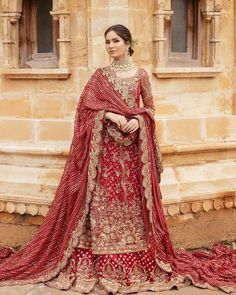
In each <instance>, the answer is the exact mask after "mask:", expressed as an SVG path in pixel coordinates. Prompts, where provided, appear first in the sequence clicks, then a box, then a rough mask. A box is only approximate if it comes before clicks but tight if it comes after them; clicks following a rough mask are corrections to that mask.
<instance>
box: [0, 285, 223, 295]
mask: <svg viewBox="0 0 236 295" xmlns="http://www.w3.org/2000/svg"><path fill="white" fill-rule="evenodd" d="M132 294H133V295H135V294H139V295H155V294H158V295H224V294H225V293H224V292H220V291H211V290H202V289H199V288H196V287H187V288H183V289H181V290H171V291H165V292H160V293H156V292H141V293H132ZM0 295H82V294H80V293H77V292H72V291H60V290H56V289H52V288H49V287H47V286H45V285H43V284H38V285H26V286H14V287H0ZM90 295H99V294H96V293H90Z"/></svg>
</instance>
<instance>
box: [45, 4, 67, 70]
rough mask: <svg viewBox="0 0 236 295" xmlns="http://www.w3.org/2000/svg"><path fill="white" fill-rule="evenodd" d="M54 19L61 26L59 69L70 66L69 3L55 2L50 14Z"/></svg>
mask: <svg viewBox="0 0 236 295" xmlns="http://www.w3.org/2000/svg"><path fill="white" fill-rule="evenodd" d="M50 13H51V15H52V16H53V19H54V20H56V21H58V26H59V38H58V39H57V41H58V43H59V68H68V66H69V45H70V41H71V39H70V13H69V11H68V1H66V0H53V10H52V11H51V12H50Z"/></svg>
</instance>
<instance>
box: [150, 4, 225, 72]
mask: <svg viewBox="0 0 236 295" xmlns="http://www.w3.org/2000/svg"><path fill="white" fill-rule="evenodd" d="M199 2H200V3H199V4H200V5H201V7H202V12H201V13H202V16H203V35H204V44H203V49H202V56H203V59H202V66H204V67H205V66H208V67H214V66H217V65H219V64H220V52H219V50H220V10H221V0H202V1H199ZM172 14H173V11H172V10H171V1H170V0H167V1H163V0H156V1H155V8H154V12H153V16H154V32H153V45H154V72H155V69H157V68H159V67H160V68H161V67H165V65H166V62H167V59H168V55H167V50H165V49H166V48H165V46H166V38H165V34H164V33H165V26H166V24H167V22H168V21H170V19H171V16H172Z"/></svg>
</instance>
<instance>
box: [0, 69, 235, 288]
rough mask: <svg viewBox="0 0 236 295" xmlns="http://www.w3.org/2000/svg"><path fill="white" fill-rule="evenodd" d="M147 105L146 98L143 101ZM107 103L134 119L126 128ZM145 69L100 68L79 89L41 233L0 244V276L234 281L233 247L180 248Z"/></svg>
mask: <svg viewBox="0 0 236 295" xmlns="http://www.w3.org/2000/svg"><path fill="white" fill-rule="evenodd" d="M141 104H143V106H141ZM105 111H109V112H113V113H117V114H121V115H124V116H125V117H126V118H127V120H129V119H130V118H136V119H137V120H138V121H139V126H140V128H139V129H138V130H137V131H136V132H134V133H131V134H127V133H123V132H121V131H120V130H119V129H118V128H117V126H116V125H115V124H114V123H112V122H111V121H109V120H106V119H105V117H104V114H105ZM153 114H154V105H153V98H152V94H151V88H150V82H149V80H148V76H147V73H146V71H145V70H144V69H142V68H138V71H137V73H136V74H135V75H134V76H133V77H130V78H120V77H119V76H117V73H116V72H115V71H114V70H113V69H112V68H111V67H110V66H107V67H104V68H99V69H98V70H96V71H95V73H94V74H93V75H92V76H91V78H90V79H89V81H88V83H87V85H86V86H85V88H84V91H83V93H82V95H81V98H80V101H79V104H78V107H77V111H76V118H75V127H74V136H73V140H72V144H71V147H70V151H69V155H68V158H67V161H66V165H65V168H64V172H63V175H62V178H61V181H60V184H59V186H58V189H57V191H56V195H55V199H54V201H53V203H52V205H51V206H50V209H49V213H48V214H47V216H46V217H45V220H44V222H43V224H42V225H41V227H40V229H39V231H38V232H37V234H36V235H35V236H34V237H33V239H32V240H31V241H29V242H28V243H27V244H26V245H25V246H24V247H23V248H22V249H20V250H19V251H17V252H14V251H12V250H11V249H10V248H2V249H1V250H0V258H1V264H0V285H15V284H28V283H39V282H44V283H46V284H47V285H48V286H50V287H54V288H58V289H64V290H69V289H70V290H73V291H77V292H80V293H89V292H92V291H94V290H99V289H100V290H103V291H104V293H109V292H112V293H113V294H115V293H131V292H139V291H146V290H152V291H163V290H167V289H171V288H172V287H177V288H180V287H183V286H187V285H189V284H193V285H195V286H197V287H201V288H209V289H221V290H223V291H225V292H227V293H230V292H234V291H235V290H236V251H235V250H230V249H229V248H227V247H226V246H223V245H221V244H215V245H214V246H213V247H212V248H211V249H210V250H208V251H207V250H206V251H195V252H191V253H190V252H187V251H186V250H183V249H182V250H181V249H174V248H173V246H172V243H171V240H170V236H169V232H168V229H167V226H166V222H165V218H164V214H163V209H162V204H161V192H160V187H159V183H160V176H161V173H162V171H163V168H162V163H161V154H160V151H159V146H158V142H157V139H156V132H155V121H154V117H153Z"/></svg>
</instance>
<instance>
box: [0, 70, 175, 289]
mask: <svg viewBox="0 0 236 295" xmlns="http://www.w3.org/2000/svg"><path fill="white" fill-rule="evenodd" d="M105 111H111V112H115V113H118V114H122V115H124V116H126V117H131V116H137V118H138V119H139V121H140V132H139V133H140V135H139V141H140V145H139V146H140V153H139V155H140V168H141V171H142V174H141V175H140V180H141V182H142V184H143V187H142V194H143V204H144V206H145V211H146V212H144V215H145V216H146V218H145V226H146V229H147V237H148V239H149V244H150V245H152V247H151V249H152V253H153V255H154V256H155V259H156V261H157V262H158V264H159V265H160V267H162V268H163V269H165V270H166V271H171V264H172V257H173V255H174V252H173V248H172V244H171V242H170V239H169V234H168V230H167V227H166V223H165V219H164V214H163V211H162V206H161V202H160V190H159V175H160V173H161V172H162V170H161V169H162V168H161V162H160V152H159V147H158V145H157V144H156V141H155V123H154V119H153V117H152V115H151V113H150V111H149V110H147V109H145V108H136V109H132V108H130V107H128V106H127V104H126V103H125V102H124V101H123V100H122V98H121V96H120V94H119V92H117V91H116V90H114V88H113V87H112V85H111V83H110V82H109V81H108V79H107V77H105V76H104V75H103V74H102V70H101V69H98V70H97V71H96V72H95V73H94V74H93V75H92V76H91V78H90V80H89V81H88V83H87V85H86V87H85V89H84V91H83V93H82V95H81V98H80V102H79V104H78V107H77V111H76V117H75V125H74V136H73V139H72V143H71V147H70V151H69V155H68V158H67V161H66V164H65V168H64V172H63V175H62V178H61V181H60V184H59V186H58V189H57V191H56V195H55V198H54V201H53V203H52V205H51V206H50V209H49V212H48V214H47V216H46V217H45V220H44V222H43V224H42V225H41V227H40V229H39V231H38V232H37V233H36V235H35V236H34V237H33V239H32V240H31V241H29V242H28V243H27V244H26V245H25V246H24V247H23V248H22V249H20V250H19V251H17V252H15V253H12V251H10V250H9V249H6V248H3V249H1V251H0V257H1V258H2V259H1V260H2V263H1V264H0V285H11V284H28V283H37V282H45V281H48V280H50V279H51V278H53V277H55V276H56V275H57V274H58V273H59V271H60V270H61V269H62V268H63V267H64V266H65V265H66V263H67V261H68V258H69V257H70V256H71V253H72V250H73V248H75V247H76V246H77V244H78V239H79V237H80V235H81V233H82V227H83V224H84V221H85V218H86V215H87V214H88V212H89V203H90V200H91V193H92V191H93V189H94V185H95V181H96V174H97V166H98V164H99V160H98V159H99V152H100V145H101V140H102V137H101V131H102V128H103V120H104V113H105ZM10 254H11V255H10ZM7 256H9V257H7Z"/></svg>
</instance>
